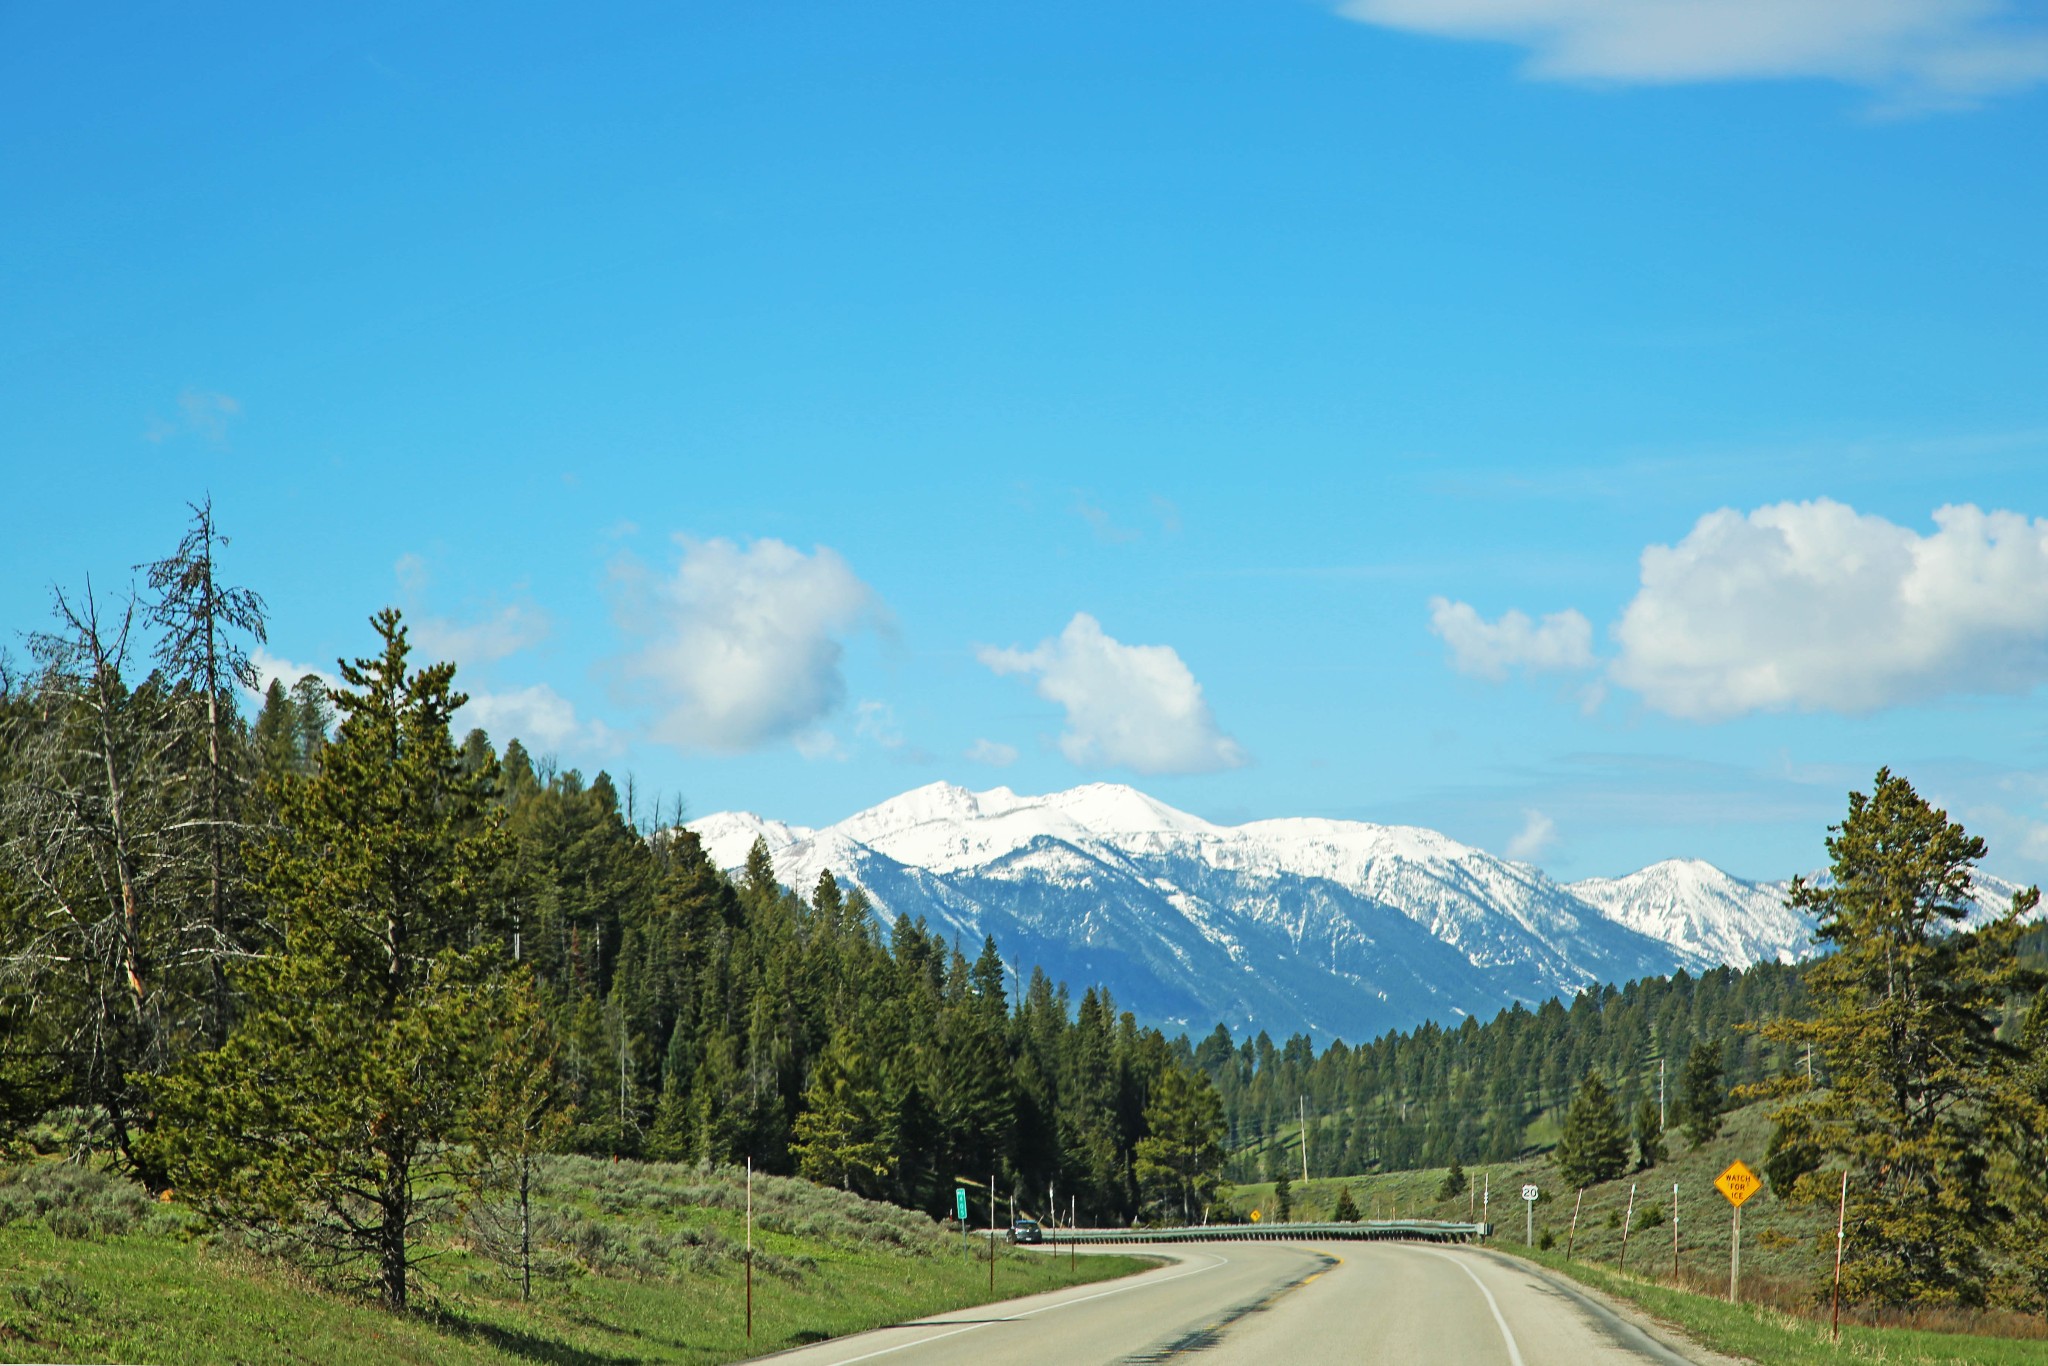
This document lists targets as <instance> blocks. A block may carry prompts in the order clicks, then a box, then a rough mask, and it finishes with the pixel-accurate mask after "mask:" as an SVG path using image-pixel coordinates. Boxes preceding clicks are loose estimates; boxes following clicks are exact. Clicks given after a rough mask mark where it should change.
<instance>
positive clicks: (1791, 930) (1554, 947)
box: [690, 783, 2012, 1041]
mask: <svg viewBox="0 0 2048 1366" xmlns="http://www.w3.org/2000/svg"><path fill="white" fill-rule="evenodd" d="M690 826H691V828H692V829H693V830H695V831H696V832H697V834H698V836H699V837H700V838H701V839H702V840H703V842H704V845H705V849H706V851H707V852H708V853H709V855H710V856H711V858H712V860H713V861H714V862H716V863H717V864H718V865H719V866H720V867H723V868H726V869H736V868H738V867H740V866H741V865H742V864H744V863H745V861H746V857H747V852H748V850H749V849H750V848H751V847H752V846H753V843H754V841H755V840H756V839H760V840H762V841H764V842H765V844H766V845H767V848H768V852H769V854H770V856H771V857H772V858H773V860H774V863H775V869H776V875H777V877H778V878H779V879H780V880H781V881H782V882H783V883H784V884H785V885H787V886H790V887H793V888H796V889H797V890H799V891H801V892H805V893H808V892H809V890H810V889H811V888H812V887H813V886H815V885H816V883H817V880H818V875H819V873H821V872H823V871H826V870H830V871H831V873H832V874H833V876H834V877H836V878H838V879H839V880H840V881H841V882H842V883H852V884H857V885H859V886H860V887H862V888H864V889H865V890H866V892H867V894H868V896H869V897H870V898H871V899H872V900H873V901H874V903H875V905H876V907H877V909H878V912H879V914H880V915H881V917H882V919H883V920H884V921H885V922H888V921H892V920H894V918H895V917H896V916H897V915H898V914H899V913H900V914H907V915H909V916H911V917H912V918H913V919H915V918H918V917H922V918H924V919H925V920H926V921H927V922H928V923H929V924H930V925H931V926H932V927H933V928H935V929H939V930H942V931H945V932H947V933H949V934H953V935H957V936H958V937H959V939H960V942H961V944H962V946H963V947H964V948H965V949H967V951H968V952H969V953H972V952H973V951H974V949H975V947H976V946H977V945H979V943H980V941H981V937H982V936H983V935H984V934H992V935H994V936H995V938H996V942H997V944H998V945H1000V946H1001V948H1002V951H1003V953H1004V954H1005V956H1006V957H1007V958H1008V959H1009V961H1010V962H1012V963H1014V964H1020V965H1031V964H1036V965H1039V966H1042V967H1043V968H1044V969H1045V970H1046V971H1047V973H1049V974H1050V975H1051V976H1052V977H1053V978H1054V979H1055V980H1064V981H1067V982H1069V983H1071V984H1072V985H1073V986H1074V988H1075V989H1076V990H1079V989H1080V988H1081V987H1082V986H1085V985H1089V984H1095V983H1101V984H1104V985H1107V986H1108V987H1109V989H1110V990H1111V992H1112V993H1113V994H1114V995H1115V997H1116V999H1117V1001H1118V1002H1119V1003H1120V1004H1121V1005H1122V1006H1123V1007H1124V1008H1127V1009H1130V1010H1132V1011H1134V1012H1136V1013H1137V1014H1138V1015H1139V1017H1140V1018H1142V1019H1146V1020H1149V1021H1153V1022H1157V1023H1160V1024H1163V1025H1167V1026H1169V1027H1185V1028H1188V1029H1192V1030H1197V1031H1200V1030H1206V1029H1207V1028H1208V1027H1209V1026H1210V1025H1212V1024H1213V1023H1215V1022H1216V1021H1218V1020H1221V1021H1223V1022H1224V1023H1226V1024H1228V1025H1230V1026H1231V1028H1232V1030H1233V1032H1242V1031H1243V1030H1245V1029H1261V1028H1263V1029H1266V1030H1268V1031H1270V1032H1271V1033H1272V1034H1274V1035H1275V1036H1276V1037H1284V1036H1285V1035H1287V1034H1290V1033H1293V1032H1295V1031H1297V1030H1305V1031H1308V1032H1310V1033H1312V1034H1315V1035H1317V1036H1320V1037H1323V1038H1329V1037H1333V1036H1341V1037H1343V1038H1346V1039H1350V1040H1353V1041H1358V1040H1363V1039H1367V1038H1371V1037H1374V1036H1376V1035H1378V1034H1380V1033H1382V1032H1384V1031H1385V1030H1387V1029H1394V1028H1407V1027H1410V1026H1412V1025H1415V1024H1418V1023H1420V1022H1421V1021H1423V1020H1425V1019H1434V1020H1437V1021H1440V1022H1444V1023H1455V1022H1456V1020H1457V1019H1459V1018H1461V1017H1463V1016H1465V1015H1468V1014H1476V1015H1480V1016H1482V1017H1487V1016H1491V1015H1492V1014H1493V1013H1494V1012H1495V1011H1497V1010H1499V1009H1501V1008H1502V1007H1504V1006H1506V1005H1509V1004H1511V1003H1513V1002H1515V1001H1522V1002H1525V1003H1528V1004H1530V1005H1534V1004H1535V1003H1537V1002H1540V1001H1542V1000H1544V999H1546V998H1548V997H1550V996H1552V995H1566V996H1569V995H1570V994H1571V993H1573V992H1576V991H1578V990H1579V989H1581V988H1583V987H1585V986H1588V985H1591V984H1593V983H1598V982H1624V981H1627V980H1629V979H1631V978H1636V977H1643V976H1648V975H1656V974H1663V973H1668V972H1671V971H1673V970H1675V969H1677V968H1681V967H1683V968H1688V969H1693V970H1698V969H1702V968H1706V967H1711V966H1715V965H1718V964H1721V963H1729V964H1733V965H1735V966H1738V967H1739V966H1747V965H1748V964H1750V963H1753V962H1756V961H1758V960H1760V959H1773V960H1778V961H1794V960H1796V959H1798V958H1801V957H1804V956H1806V955H1807V954H1808V953H1810V952H1811V930H1812V926H1811V923H1810V922H1809V921H1808V920H1806V919H1805V918H1804V917H1802V916H1800V915H1798V914H1795V913H1794V912H1792V911H1790V910H1788V909H1787V908H1786V907H1785V906H1784V904H1783V897H1784V893H1785V886H1786V884H1784V883H1759V882H1746V881H1744V880H1742V879H1740V878H1735V877H1731V876H1729V875H1728V874H1726V873H1724V872H1722V871H1721V870H1719V869H1717V868H1715V867H1713V866H1712V865H1710V864H1706V863H1702V862H1699V861H1697V860H1684V859H1677V860H1670V861H1667V862H1664V863H1659V864H1654V865H1652V866H1651V867H1649V868H1645V869H1643V870H1642V871H1641V872H1638V873H1633V874H1630V875H1629V876H1627V877H1622V878H1593V879H1588V880H1586V881H1583V882H1576V883H1571V884H1569V885H1561V884H1559V883H1556V882H1554V881H1552V880H1551V879H1550V878H1548V877H1546V876H1545V875H1544V874H1543V873H1542V872H1541V871H1540V870H1539V869H1537V868H1535V867H1533V866H1531V865H1529V864H1526V863H1516V862H1512V861H1509V860H1506V859H1502V858H1498V857H1496V856H1494V855H1492V854H1489V853H1486V852H1485V851H1484V850H1480V849H1475V848H1472V847H1470V846H1469V845H1463V844H1460V843H1458V842H1457V841H1455V840H1453V839H1450V838H1449V837H1448V836H1445V835H1441V834H1438V833H1437V832H1435V831H1433V830H1425V829H1420V828H1417V827H1412V826H1388V825H1372V824H1367V823H1364V822H1358V821H1337V820H1321V819H1309V818H1297V819H1282V820H1266V821H1253V822H1251V823H1249V824H1245V825H1237V826H1226V825H1215V824H1212V823H1211V822H1209V821H1205V820H1203V819H1202V818H1200V817H1199V816H1194V815H1191V814H1189V813H1187V812H1185V811H1178V810H1175V809H1174V808H1173V807H1170V806H1167V805H1166V804H1164V803H1163V802H1160V801H1157V800H1155V799H1153V798H1151V797H1148V796H1146V795H1145V794H1144V793H1142V792H1139V791H1136V790H1135V789H1132V788H1129V787H1124V786H1119V785H1115V784H1107V783H1094V784H1089V785H1087V786H1084V787H1077V788H1073V789H1071V790H1069V791H1065V792H1055V793H1051V794H1049V795H1046V796H1023V795H1019V794H1018V793H1015V792H1012V791H1010V790H1009V789H1008V788H1002V787H999V788H995V789H992V790H990V791H987V792H970V791H968V790H966V789H965V788H960V787H954V786H952V785H950V784H946V783H935V784H932V785H931V786H928V787H921V788H918V789H916V790H914V791H911V792H906V793H904V794H903V795H901V796H899V797H895V798H892V799H891V800H889V801H886V802H883V803H882V804H881V805H879V806H875V807H871V808H869V809H868V810H866V811H862V812H859V813H857V814H855V815H853V816H849V817H848V818H846V819H845V820H843V821H840V822H839V823H838V824H836V825H831V826H827V827H825V828H824V829H820V830H812V829H806V828H803V827H800V826H792V825H786V824H783V823H782V822H779V821H773V820H764V819H762V818H761V817H759V816H755V815H752V814H749V813H745V812H721V813H718V814H716V815H711V816H705V817H703V818H701V819H699V820H695V821H692V822H690ZM1982 882H1983V883H1984V884H1985V885H1984V886H1983V888H1982V890H1981V893H1980V896H1982V897H1990V898H1992V899H1994V900H1996V901H1998V903H1999V904H2001V905H2002V904H2003V902H2004V900H2005V899H2009V897H2010V894H2011V891H2012V888H2011V887H2010V885H2009V884H2003V883H1998V881H1997V879H1991V878H1985V879H1982Z"/></svg>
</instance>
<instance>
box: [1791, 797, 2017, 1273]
mask: <svg viewBox="0 0 2048 1366" xmlns="http://www.w3.org/2000/svg"><path fill="white" fill-rule="evenodd" d="M1828 855H1829V860H1830V868H1829V872H1830V876H1829V878H1828V879H1827V880H1826V881H1825V882H1822V883H1810V882H1807V881H1806V880H1804V879H1795V880H1794V881H1793V884H1792V891H1791V895H1790V897H1789V901H1790V904H1791V905H1792V906H1794V907H1795V908H1798V909H1801V910H1805V911H1808V912H1810V913H1812V914H1813V915H1814V916H1815V917H1816V918H1817V921H1818V925H1817V928H1816V930H1815V937H1816V938H1817V939H1819V941H1820V942H1821V943H1822V944H1825V945H1828V946H1831V947H1832V949H1833V952H1832V953H1829V954H1827V955H1826V956H1824V957H1822V958H1820V959H1818V960H1817V961H1816V962H1815V963H1814V964H1813V965H1812V967H1811V968H1810V969H1809V971H1808V973H1807V982H1808V988H1809V990H1810V991H1811V993H1812V996H1813V1002H1814V1015H1813V1017H1812V1018H1810V1019H1806V1020H1783V1021H1779V1022H1776V1023H1774V1024H1772V1025H1770V1026H1769V1027H1767V1028H1766V1030H1765V1031H1764V1032H1765V1036H1766V1037H1768V1038H1771V1039H1774V1040H1777V1041H1781V1042H1786V1043H1792V1044H1810V1045H1811V1046H1812V1047H1813V1048H1814V1050H1815V1052H1816V1054H1817V1055H1818V1056H1819V1057H1820V1058H1821V1059H1822V1060H1823V1061H1824V1062H1825V1064H1826V1069H1827V1077H1828V1081H1829V1085H1828V1086H1827V1087H1826V1088H1825V1089H1821V1090H1817V1091H1811V1092H1803V1093H1802V1094H1800V1095H1799V1096H1798V1097H1797V1098H1796V1099H1794V1100H1793V1101H1792V1102H1791V1103H1790V1104H1788V1105H1786V1106H1785V1107H1783V1108H1782V1109H1781V1110H1780V1111H1779V1112H1778V1114H1777V1116H1776V1118H1777V1119H1778V1121H1779V1122H1780V1124H1782V1125H1785V1126H1787V1133H1788V1141H1796V1142H1801V1143H1811V1144H1812V1145H1813V1147H1814V1148H1815V1149H1816V1150H1817V1151H1818V1153H1819V1154H1821V1156H1822V1161H1823V1163H1824V1164H1825V1166H1824V1167H1823V1169H1821V1170H1816V1171H1811V1172H1808V1173H1807V1174H1805V1175H1803V1176H1800V1177H1798V1178H1797V1180H1796V1181H1795V1182H1794V1187H1793V1189H1794V1192H1795V1194H1796V1195H1797V1196H1799V1197H1801V1198H1805V1199H1811V1200H1815V1201H1832V1200H1833V1199H1835V1197H1836V1195H1837V1193H1838V1191H1839V1189H1840V1188H1839V1186H1838V1185H1837V1182H1838V1181H1839V1179H1840V1177H1839V1173H1840V1172H1841V1171H1842V1170H1843V1169H1846V1170H1847V1172H1848V1174H1849V1195H1848V1200H1849V1209H1848V1239H1847V1261H1846V1263H1845V1265H1844V1267H1843V1288H1844V1292H1845V1294H1847V1295H1848V1296H1849V1297H1850V1298H1851V1299H1868V1300H1875V1301H1877V1302H1879V1303H1883V1304H1893V1305H1899V1304H1965V1305H1971V1304H1978V1303H1981V1302H1983V1300H1984V1299H1985V1298H1986V1294H1987V1280H1986V1277H1987V1261H1988V1258H1989V1254H1990V1252H1991V1249H1992V1245H1993V1242H1994V1239H1995V1237H1996V1234H1997V1231H1998V1230H1999V1229H2001V1228H2003V1227H2006V1226H2009V1225H2010V1224H2011V1223H2012V1222H2013V1220H2012V1210H2011V1209H2009V1208H2008V1207H2007V1205H2006V1202H2005V1201H2004V1200H2002V1199H2001V1198H2000V1197H1999V1195H1998V1193H1997V1191H1996V1190H1995V1188H1994V1185H1993V1182H1992V1173H1993V1166H1994V1159H1995V1158H1996V1157H1998V1156H1999V1155H2000V1151H2001V1150H2002V1149H2003V1150H2007V1151H2010V1150H2011V1148H2012V1146H2013V1140H2014V1134H2013V1131H2012V1129H2008V1128H2007V1127H2006V1125H2005V1124H2004V1123H2003V1122H2002V1121H2003V1120H2005V1119H2006V1118H2007V1117H2012V1118H2014V1119H2018V1120H2019V1121H2020V1122H2019V1123H2018V1124H2017V1125H2016V1126H2014V1127H2016V1128H2017V1129H2019V1130H2021V1131H2024V1130H2025V1129H2027V1128H2028V1127H2031V1126H2030V1125H2029V1124H2028V1123H2026V1122H2025V1120H2024V1119H2021V1117H2023V1116H2026V1115H2028V1114H2029V1113H2030V1111H2032V1109H2033V1107H2032V1104H2031V1101H2030V1097H2029V1096H2028V1094H2027V1091H2028V1088H2027V1086H2026V1084H2025V1077H2024V1075H2023V1074H2022V1071H2021V1068H2020V1058H2019V1056H2018V1053H2017V1050H2016V1049H2015V1048H2014V1047H2013V1046H2012V1045H2011V1044H2009V1043H2007V1042H2005V1041H2002V1040H2000V1039H1999V1038H1998V1037H1997V1032H1996V1031H1997V1027H1998V1024H1999V1022H2000V1018H2001V1014H2002V1012H2003V1009H2004V1007H2005V1005H2006V1003H2007V1002H2008V1001H2009V1000H2012V999H2013V998H2014V997H2015V996H2016V995H2017V994H2018V993H2020V992H2022V991H2024V990H2029V989H2032V988H2033V987H2035V986H2036V985H2038V978H2037V977H2036V975H2035V974H2032V973H2030V972H2028V971H2026V970H2025V969H2023V968H2022V967H2021V966H2020V963H2019V961H2018V957H2017V954H2016V952H2015V943H2016V941H2017V938H2018V936H2019V933H2020V919H2021V917H2022V916H2024V915H2026V914H2027V913H2028V912H2030V911H2032V910H2033V908H2034V907H2035V905H2036V904H2037V903H2038V902H2039V899H2040V894H2039V892H2038V891H2037V890H2035V889H2033V888H2029V889H2027V890H2026V891H2024V892H2021V893H2019V894H2018V895H2016V896H2015V897H2014V898H2013V903H2012V905H2011V906H2010V907H2009V908H2008V909H2007V910H2006V911H2005V913H2004V914H2002V915H2000V916H1999V917H1998V918H1997V919H1995V920H1993V921H1992V922H1991V923H1990V924H1988V925H1985V926H1983V927H1981V928H1979V929H1978V930H1976V931H1975V932H1972V933H1962V932H1960V926H1961V924H1962V922H1963V920H1964V919H1965V918H1966V917H1967V916H1968V915H1969V913H1970V910H1971V908H1972V906H1973V904H1974V903H1973V898H1972V896H1971V885H1972V872H1973V866H1974V865H1975V863H1976V862H1977V861H1978V860H1979V859H1981V858H1983V857H1984V841H1983V840H1982V839H1980V838H1977V837H1976V836H1973V835H1970V834H1968V833H1967V832H1966V831H1965V830H1964V829H1963V827H1962V826H1961V825H1959V824H1957V823H1955V822H1953V821H1950V820H1949V819H1948V813H1947V812H1945V811H1941V810H1938V809H1936V808H1934V807H1932V806H1930V805H1929V804H1928V803H1927V802H1926V801H1925V800H1924V799H1922V798H1921V796H1920V795H1919V794H1918V793H1917V792H1915V791H1914V790H1913V787H1912V785H1911V784H1910V783H1908V782H1907V781H1906V780H1905V779H1903V778H1900V777H1896V776H1894V775H1893V774H1892V773H1891V771H1890V770H1888V769H1880V770H1879V771H1878V774H1877V781H1876V784H1875V786H1874V787H1873V789H1872V790H1871V792H1870V793H1869V794H1867V795H1866V794H1864V793H1861V792H1852V793H1850V795H1849V814H1848V817H1847V818H1846V819H1845V820H1844V821H1843V822H1842V823H1841V824H1840V825H1838V826H1835V827H1833V833H1832V834H1831V835H1830V837H1829V839H1828ZM1800 1165H1803V1164H1800ZM2037 1170H2038V1169H2037ZM2036 1179H2038V1178H2036ZM2032 1199H2033V1202H2034V1203H2036V1204H2038V1200H2039V1197H2038V1194H2035V1195H2034V1196H2032Z"/></svg>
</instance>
